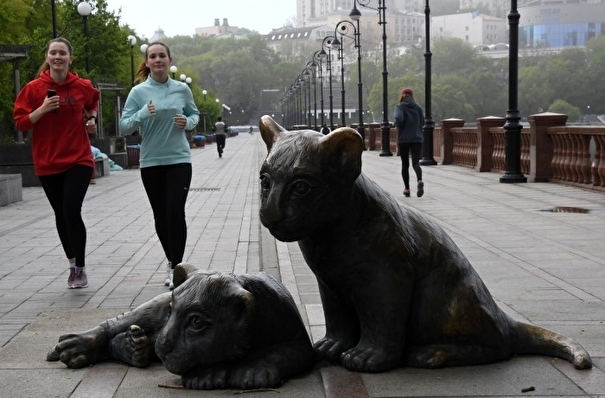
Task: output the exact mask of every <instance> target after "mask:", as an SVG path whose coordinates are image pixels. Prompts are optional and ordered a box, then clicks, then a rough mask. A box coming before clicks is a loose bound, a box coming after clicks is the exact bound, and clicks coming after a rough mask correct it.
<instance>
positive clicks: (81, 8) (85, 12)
mask: <svg viewBox="0 0 605 398" xmlns="http://www.w3.org/2000/svg"><path fill="white" fill-rule="evenodd" d="M91 11H92V6H91V5H90V3H87V2H86V1H83V2H81V3H80V4H78V13H79V14H80V15H81V16H82V19H83V20H84V39H85V53H86V73H90V56H89V51H88V16H89V15H90V13H91Z"/></svg>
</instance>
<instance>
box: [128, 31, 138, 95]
mask: <svg viewBox="0 0 605 398" xmlns="http://www.w3.org/2000/svg"><path fill="white" fill-rule="evenodd" d="M127 39H128V42H129V43H130V84H131V87H132V86H134V52H133V49H134V45H135V44H137V38H136V37H134V36H133V35H129V36H128V37H127Z"/></svg>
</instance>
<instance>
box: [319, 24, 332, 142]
mask: <svg viewBox="0 0 605 398" xmlns="http://www.w3.org/2000/svg"><path fill="white" fill-rule="evenodd" d="M334 39H335V37H334V36H331V35H330V36H326V37H324V39H323V41H322V42H321V51H320V52H319V56H320V57H322V58H327V59H328V61H327V63H326V68H327V69H328V83H329V86H330V130H332V129H334V96H333V95H332V41H333V40H334ZM326 49H327V51H326Z"/></svg>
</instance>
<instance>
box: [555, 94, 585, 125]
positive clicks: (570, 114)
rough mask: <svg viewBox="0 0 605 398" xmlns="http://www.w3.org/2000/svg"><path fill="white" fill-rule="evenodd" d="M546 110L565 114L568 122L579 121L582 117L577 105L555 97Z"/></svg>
mask: <svg viewBox="0 0 605 398" xmlns="http://www.w3.org/2000/svg"><path fill="white" fill-rule="evenodd" d="M548 111H549V112H555V113H562V114H565V115H567V120H568V121H570V122H575V121H580V119H581V118H582V112H581V111H580V109H579V108H578V107H576V106H573V105H571V104H570V103H569V102H567V101H565V100H562V99H556V100H555V101H554V102H553V103H552V104H550V106H549V107H548Z"/></svg>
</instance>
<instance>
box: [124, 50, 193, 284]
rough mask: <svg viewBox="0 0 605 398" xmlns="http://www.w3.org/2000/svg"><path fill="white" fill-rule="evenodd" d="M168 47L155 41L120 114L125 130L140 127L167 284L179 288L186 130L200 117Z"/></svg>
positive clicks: (187, 176) (187, 171) (188, 173)
mask: <svg viewBox="0 0 605 398" xmlns="http://www.w3.org/2000/svg"><path fill="white" fill-rule="evenodd" d="M171 63H172V57H171V55H170V49H169V48H168V46H167V45H166V44H164V43H161V42H152V43H150V44H149V46H148V47H147V49H146V51H145V60H144V61H143V62H142V63H141V65H140V66H139V68H138V70H137V76H136V81H137V82H141V83H140V84H138V85H136V86H134V87H133V88H132V90H130V93H129V94H128V98H127V99H126V103H125V104H124V111H123V113H122V117H121V118H120V130H121V132H122V134H123V135H125V134H130V133H132V132H133V131H136V130H137V129H139V128H140V130H141V152H140V159H139V162H140V168H141V179H142V181H143V186H144V187H145V192H146V193H147V197H148V199H149V203H150V204H151V209H152V211H153V217H154V220H155V230H156V233H157V235H158V238H159V240H160V243H161V245H162V249H163V250H164V254H165V255H166V258H167V260H168V264H167V265H166V278H165V280H164V284H165V285H166V286H169V287H170V289H173V288H174V285H173V282H172V270H173V269H174V267H176V266H177V265H178V264H179V263H181V262H182V261H183V256H184V253H185V244H186V242H187V223H186V221H185V202H186V201H187V194H188V192H189V186H190V184H191V177H192V168H191V147H190V145H189V142H188V141H187V135H186V130H193V128H194V127H195V126H196V125H197V123H198V121H199V119H200V117H199V111H198V109H197V107H196V105H195V102H194V101H193V94H192V93H191V89H190V88H189V86H188V85H187V84H186V83H183V82H180V81H177V80H174V79H171V78H170V77H169V76H168V72H169V68H170V64H171Z"/></svg>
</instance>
